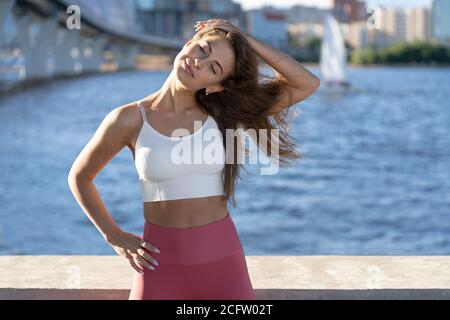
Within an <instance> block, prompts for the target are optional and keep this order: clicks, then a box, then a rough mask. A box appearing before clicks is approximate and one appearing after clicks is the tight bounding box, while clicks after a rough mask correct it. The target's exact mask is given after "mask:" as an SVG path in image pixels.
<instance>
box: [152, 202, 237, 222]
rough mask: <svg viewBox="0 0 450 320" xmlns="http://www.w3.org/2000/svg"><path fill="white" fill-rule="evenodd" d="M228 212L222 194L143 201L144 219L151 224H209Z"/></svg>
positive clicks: (223, 216)
mask: <svg viewBox="0 0 450 320" xmlns="http://www.w3.org/2000/svg"><path fill="white" fill-rule="evenodd" d="M227 214H228V209H227V204H226V201H225V197H224V196H223V195H219V196H211V197H201V198H190V199H177V200H166V201H154V202H144V219H145V221H147V222H150V223H152V224H156V225H160V226H165V227H173V228H189V227H196V226H201V225H205V224H209V223H212V222H215V221H218V220H221V219H223V218H225V217H226V216H227Z"/></svg>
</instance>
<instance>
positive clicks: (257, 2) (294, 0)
mask: <svg viewBox="0 0 450 320" xmlns="http://www.w3.org/2000/svg"><path fill="white" fill-rule="evenodd" d="M233 1H234V2H238V3H240V4H241V5H242V8H243V9H244V10H249V9H254V8H259V7H262V6H264V5H272V6H274V7H280V8H286V7H290V6H292V5H295V4H302V5H307V6H316V7H320V8H329V7H331V3H332V0H233ZM365 2H366V4H367V5H369V4H375V5H381V6H386V7H431V2H432V0H366V1H365Z"/></svg>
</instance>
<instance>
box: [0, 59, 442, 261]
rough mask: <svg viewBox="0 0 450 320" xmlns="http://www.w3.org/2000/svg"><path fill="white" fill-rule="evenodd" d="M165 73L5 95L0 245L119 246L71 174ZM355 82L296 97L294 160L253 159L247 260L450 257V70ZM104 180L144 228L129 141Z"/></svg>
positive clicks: (104, 249)
mask: <svg viewBox="0 0 450 320" xmlns="http://www.w3.org/2000/svg"><path fill="white" fill-rule="evenodd" d="M310 70H311V71H312V72H314V73H315V74H319V71H318V69H317V68H316V67H311V68H310ZM167 76H168V72H164V71H160V72H141V71H132V72H119V73H113V74H102V75H91V76H84V77H79V78H73V79H64V80H58V81H50V82H45V83H42V84H39V85H36V86H33V87H29V88H27V89H24V90H22V91H15V92H13V93H10V94H6V95H3V96H1V97H0V142H1V146H2V147H1V153H0V168H1V173H0V205H1V206H0V254H2V255H13V254H18V255H22V254H27V255H60V254H61V255H62V254H77V255H111V254H115V252H114V251H113V249H112V248H111V247H110V245H109V244H107V243H106V242H105V241H104V239H103V238H102V237H101V235H100V233H99V232H98V231H97V229H96V228H95V226H94V225H93V224H92V223H91V221H90V220H89V218H88V217H87V216H86V215H85V214H84V212H83V211H82V210H81V208H80V207H79V206H78V204H77V203H76V201H75V199H74V198H73V196H72V194H71V192H70V190H69V187H68V184H67V174H68V171H69V169H70V166H71V165H72V163H73V161H74V160H75V157H76V156H77V155H78V154H79V152H80V151H81V149H82V148H83V147H84V145H85V144H86V143H87V142H88V141H89V139H90V138H91V136H92V134H93V133H94V131H95V129H96V128H97V127H98V125H99V123H100V122H101V120H102V119H103V118H104V116H105V115H106V114H107V113H108V112H109V111H110V110H112V109H113V108H116V107H118V106H120V105H122V104H125V103H128V102H130V101H134V100H137V99H140V98H143V97H145V96H147V95H149V94H150V93H152V92H154V91H156V90H158V89H159V88H160V87H161V85H162V84H163V82H164V80H165V79H166V77H167ZM349 79H350V82H351V83H352V84H353V86H354V87H353V89H352V90H350V91H349V92H345V93H331V92H328V91H327V90H324V87H321V89H320V90H319V91H318V92H317V93H316V94H315V95H313V96H312V97H310V98H308V99H307V100H305V101H303V102H301V103H299V104H297V105H296V109H297V110H298V112H299V115H298V117H297V118H295V119H294V120H293V122H292V130H291V131H292V133H291V134H292V135H293V136H294V137H295V138H297V139H298V140H299V141H300V144H299V145H298V150H299V152H301V153H302V154H303V156H304V158H303V159H302V160H300V161H299V162H297V163H296V165H295V166H292V167H288V168H280V170H279V172H278V173H277V174H276V175H260V174H258V168H259V166H255V165H247V170H248V171H249V173H250V175H248V174H245V173H244V176H245V177H246V181H241V182H239V184H238V189H237V193H236V200H237V204H238V206H237V208H234V207H232V205H231V204H229V210H230V213H231V215H232V216H233V219H234V221H235V223H236V225H237V228H238V231H239V234H240V237H241V241H242V244H243V246H244V249H245V252H246V254H247V255H448V254H450V105H449V101H450V91H449V84H450V68H415V67H377V68H350V69H349ZM252 173H253V174H252ZM95 184H96V186H97V189H98V190H99V192H100V194H101V196H102V199H103V201H104V202H105V204H106V206H107V208H108V209H109V211H110V213H111V214H112V216H113V218H114V219H115V220H116V221H117V222H118V223H119V225H120V226H121V227H122V228H123V229H124V230H126V231H128V232H135V233H139V234H140V233H142V230H143V229H142V228H143V214H142V210H143V207H142V203H141V202H140V189H139V182H138V176H137V172H136V170H135V167H134V163H133V157H132V155H131V152H130V151H129V150H128V148H125V149H123V150H122V151H121V152H120V153H119V154H118V155H117V156H116V157H115V158H113V159H112V161H111V162H110V163H109V164H108V166H106V167H105V168H104V170H103V171H101V172H100V174H99V175H98V176H97V178H96V180H95Z"/></svg>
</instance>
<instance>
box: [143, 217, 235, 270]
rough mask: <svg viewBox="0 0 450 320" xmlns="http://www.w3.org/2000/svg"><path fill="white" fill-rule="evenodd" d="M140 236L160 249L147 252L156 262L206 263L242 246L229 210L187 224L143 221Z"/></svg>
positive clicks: (225, 255) (178, 263)
mask: <svg viewBox="0 0 450 320" xmlns="http://www.w3.org/2000/svg"><path fill="white" fill-rule="evenodd" d="M144 239H145V240H146V241H148V242H150V244H153V245H155V246H156V247H157V248H158V249H159V250H160V251H161V252H160V253H154V252H150V255H152V256H153V257H154V258H155V259H156V260H157V261H158V262H160V263H169V264H177V265H194V264H201V263H208V262H212V261H215V260H219V259H224V258H226V257H229V256H231V255H233V254H235V253H237V252H239V251H240V250H242V245H241V242H240V239H239V235H238V232H237V229H236V226H235V224H234V221H233V220H232V218H231V215H230V213H228V215H227V216H226V217H225V218H222V219H220V220H218V221H214V222H212V223H208V224H206V225H201V226H196V227H189V228H173V227H165V226H159V225H156V224H153V223H150V222H145V228H144Z"/></svg>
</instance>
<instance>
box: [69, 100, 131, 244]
mask: <svg viewBox="0 0 450 320" xmlns="http://www.w3.org/2000/svg"><path fill="white" fill-rule="evenodd" d="M130 111H131V110H129V108H126V106H123V107H118V108H116V109H113V110H112V111H110V112H109V113H108V114H107V115H106V117H105V118H104V119H103V121H102V122H101V124H100V126H99V127H98V128H97V130H96V132H95V133H94V135H93V136H92V138H91V140H90V141H89V142H88V143H87V144H86V146H85V147H84V148H83V150H82V151H81V153H80V154H79V155H78V157H77V158H76V160H75V162H74V163H73V165H72V167H71V169H70V172H69V175H68V183H69V187H70V190H71V191H72V193H73V195H74V197H75V199H76V200H77V202H78V203H79V205H80V207H81V208H82V209H83V211H84V212H85V213H86V214H87V216H88V217H89V219H90V220H91V221H92V222H93V223H94V225H95V226H96V227H97V229H98V230H99V231H100V233H101V234H102V236H103V237H104V238H105V240H107V241H108V242H110V241H111V240H112V239H114V238H115V237H117V236H118V234H119V233H120V231H121V229H120V227H119V226H118V225H117V224H116V222H115V221H114V220H113V218H112V217H111V215H110V213H109V212H108V210H107V208H106V206H105V204H104V203H103V201H102V199H101V197H100V194H99V193H98V191H97V188H96V187H95V185H94V183H93V180H94V178H95V177H96V176H97V174H98V173H99V172H100V171H101V170H102V169H103V168H104V167H105V166H106V164H107V163H108V162H109V161H110V160H111V159H112V158H113V157H114V156H115V155H116V154H117V153H119V152H120V151H121V150H122V149H123V147H125V146H126V145H127V144H128V143H129V141H130V139H129V138H130V134H131V131H132V123H131V121H130V118H132V114H131V113H132V112H130Z"/></svg>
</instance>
